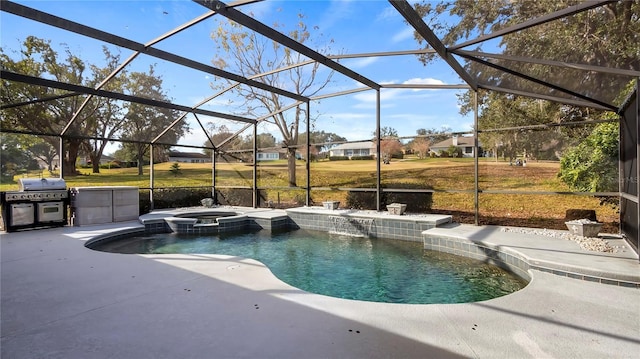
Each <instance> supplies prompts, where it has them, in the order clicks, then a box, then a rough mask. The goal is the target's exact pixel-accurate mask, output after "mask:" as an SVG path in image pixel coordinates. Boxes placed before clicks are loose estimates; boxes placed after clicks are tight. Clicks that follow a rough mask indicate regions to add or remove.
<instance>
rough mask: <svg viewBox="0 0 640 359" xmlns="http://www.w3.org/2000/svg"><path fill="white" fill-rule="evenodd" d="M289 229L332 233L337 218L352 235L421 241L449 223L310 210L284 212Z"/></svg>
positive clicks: (440, 218)
mask: <svg viewBox="0 0 640 359" xmlns="http://www.w3.org/2000/svg"><path fill="white" fill-rule="evenodd" d="M287 215H288V216H289V221H290V224H289V226H290V228H293V229H298V228H302V229H311V230H318V231H329V232H330V231H333V230H334V229H335V226H336V219H338V218H337V217H340V218H342V220H341V221H340V222H341V223H340V225H341V226H342V229H343V230H344V231H347V232H348V233H351V234H361V235H366V236H369V237H372V238H390V239H399V240H405V241H413V242H421V241H422V232H423V231H425V230H427V229H431V228H435V227H436V226H438V225H439V224H442V223H449V222H450V221H451V218H450V216H434V217H433V219H429V218H428V217H410V216H388V215H373V216H372V215H352V214H349V213H348V211H322V210H316V211H314V210H313V209H294V210H287Z"/></svg>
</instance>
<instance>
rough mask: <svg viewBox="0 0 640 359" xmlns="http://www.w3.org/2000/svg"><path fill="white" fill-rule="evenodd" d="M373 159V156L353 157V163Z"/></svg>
mask: <svg viewBox="0 0 640 359" xmlns="http://www.w3.org/2000/svg"><path fill="white" fill-rule="evenodd" d="M372 159H373V155H368V156H353V157H351V160H352V161H361V160H372Z"/></svg>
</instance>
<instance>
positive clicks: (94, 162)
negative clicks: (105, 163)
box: [91, 156, 100, 173]
mask: <svg viewBox="0 0 640 359" xmlns="http://www.w3.org/2000/svg"><path fill="white" fill-rule="evenodd" d="M91 172H93V173H100V160H99V159H97V157H94V156H91Z"/></svg>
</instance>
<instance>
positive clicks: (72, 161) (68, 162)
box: [62, 141, 80, 177]
mask: <svg viewBox="0 0 640 359" xmlns="http://www.w3.org/2000/svg"><path fill="white" fill-rule="evenodd" d="M67 149H68V150H67V156H66V157H64V156H63V160H64V167H63V172H62V175H63V177H65V176H76V175H78V171H76V159H77V158H78V152H79V150H80V141H68V142H67Z"/></svg>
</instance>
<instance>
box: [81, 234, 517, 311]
mask: <svg viewBox="0 0 640 359" xmlns="http://www.w3.org/2000/svg"><path fill="white" fill-rule="evenodd" d="M90 247H91V248H92V249H95V250H100V251H106V252H115V253H130V254H133V253H155V254H174V253H207V254H225V255H232V256H240V257H245V258H252V259H256V260H258V261H260V262H262V263H264V264H265V265H266V266H267V267H269V269H270V270H271V271H272V273H273V274H274V275H275V276H276V277H278V278H279V279H280V280H282V281H284V282H286V283H288V284H290V285H292V286H294V287H297V288H299V289H302V290H305V291H308V292H311V293H317V294H322V295H328V296H332V297H338V298H345V299H354V300H364V301H372V302H385V303H410V304H431V303H464V302H477V301H483V300H488V299H492V298H496V297H500V296H503V295H506V294H509V293H513V292H515V291H517V290H519V289H521V288H523V287H524V286H526V284H527V282H526V281H525V280H523V279H521V278H520V277H517V276H515V275H513V274H511V273H509V272H507V271H505V270H503V269H501V268H499V267H497V266H494V265H490V264H486V263H483V262H481V261H478V260H474V259H470V258H465V257H460V256H456V255H451V254H448V253H441V252H435V251H429V250H424V249H423V246H422V244H421V243H418V242H407V241H399V240H392V239H382V238H361V237H351V236H342V235H334V234H329V233H327V232H321V231H313V230H302V229H299V230H292V231H286V232H269V231H258V232H252V233H241V234H238V233H236V234H219V235H187V234H176V233H163V234H153V235H148V236H135V237H130V238H123V239H117V240H112V241H100V242H97V243H94V244H92V245H90Z"/></svg>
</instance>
